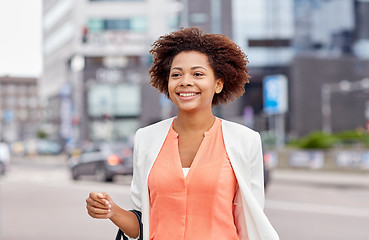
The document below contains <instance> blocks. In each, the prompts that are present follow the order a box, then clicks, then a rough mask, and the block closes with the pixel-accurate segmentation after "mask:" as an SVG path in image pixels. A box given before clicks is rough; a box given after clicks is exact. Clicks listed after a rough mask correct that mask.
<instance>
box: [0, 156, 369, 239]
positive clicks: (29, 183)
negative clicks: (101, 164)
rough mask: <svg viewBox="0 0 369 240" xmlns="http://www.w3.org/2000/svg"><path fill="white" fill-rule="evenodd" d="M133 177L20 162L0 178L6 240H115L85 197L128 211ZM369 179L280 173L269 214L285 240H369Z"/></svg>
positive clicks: (269, 196)
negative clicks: (101, 176)
mask: <svg viewBox="0 0 369 240" xmlns="http://www.w3.org/2000/svg"><path fill="white" fill-rule="evenodd" d="M129 183H130V177H125V176H121V177H118V178H117V179H116V181H115V182H114V183H98V182H95V181H94V180H93V179H92V178H84V179H82V180H81V181H77V182H74V181H72V180H71V179H70V175H69V172H68V171H67V169H66V167H65V165H64V164H63V162H58V163H53V162H52V161H50V162H48V163H45V162H40V161H38V162H37V161H36V162H34V161H30V162H17V163H14V164H12V165H11V169H10V171H9V172H8V173H7V174H6V175H5V176H4V177H2V179H1V180H0V194H1V195H0V211H1V222H0V223H1V225H0V240H20V239H24V238H26V239H28V240H36V239H37V240H40V239H53V240H59V239H60V240H65V239H73V240H74V239H89V240H94V239H96V240H102V239H114V236H115V233H116V228H115V227H114V225H113V224H111V223H110V222H109V220H96V219H92V218H90V217H89V216H88V215H87V213H86V209H85V198H86V197H87V195H88V193H89V192H90V191H106V192H108V193H109V194H110V195H111V196H112V197H113V199H115V201H116V202H117V203H118V204H119V205H121V206H123V207H125V208H129V207H130V200H129ZM368 200H369V177H368V176H364V175H352V174H329V173H311V172H307V171H297V172H296V171H289V170H286V171H285V170H276V171H274V172H273V175H272V182H271V184H270V186H269V188H268V189H267V193H266V208H265V212H266V214H267V216H268V217H269V219H270V221H271V222H272V223H273V225H274V226H275V228H276V230H277V231H278V233H279V235H280V237H281V239H282V240H305V239H306V240H307V239H309V240H311V239H314V240H320V239H321V240H323V239H324V240H327V239H328V240H329V239H335V240H341V239H342V240H368V239H369V227H368V226H369V204H368V202H369V201H368Z"/></svg>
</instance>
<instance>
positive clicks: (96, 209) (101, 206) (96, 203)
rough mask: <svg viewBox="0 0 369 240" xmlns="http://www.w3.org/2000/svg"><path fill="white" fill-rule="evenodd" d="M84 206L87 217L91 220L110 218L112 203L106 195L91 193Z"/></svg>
mask: <svg viewBox="0 0 369 240" xmlns="http://www.w3.org/2000/svg"><path fill="white" fill-rule="evenodd" d="M86 204H87V205H86V208H87V212H88V215H90V216H91V217H93V218H99V219H107V218H110V217H111V216H112V205H113V204H114V202H113V201H112V199H111V198H110V196H109V195H108V194H107V193H100V192H91V193H90V194H89V196H88V198H87V199H86Z"/></svg>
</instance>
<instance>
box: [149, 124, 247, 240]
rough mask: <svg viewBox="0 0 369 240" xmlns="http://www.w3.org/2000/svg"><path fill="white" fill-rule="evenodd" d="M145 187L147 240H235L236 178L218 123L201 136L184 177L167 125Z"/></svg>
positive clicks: (173, 136) (172, 133)
mask: <svg viewBox="0 0 369 240" xmlns="http://www.w3.org/2000/svg"><path fill="white" fill-rule="evenodd" d="M148 186H149V192H150V207H151V212H150V240H168V239H171V240H197V239H199V240H200V239H207V240H209V239H210V240H211V239H214V240H219V239H224V240H239V239H240V238H239V236H238V234H237V229H236V226H235V224H234V218H233V199H234V195H235V189H236V186H237V179H236V177H235V175H234V173H233V169H232V166H231V164H230V161H229V158H228V155H227V152H226V149H225V146H224V141H223V134H222V125H221V120H220V119H218V118H217V119H216V121H215V123H214V125H213V126H212V127H211V128H210V129H209V131H208V132H205V134H204V138H203V141H202V143H201V145H200V147H199V149H198V152H197V153H196V156H195V158H194V161H193V162H192V165H191V168H190V170H189V172H188V175H187V177H185V176H184V174H183V171H182V165H181V160H180V156H179V150H178V134H177V133H176V132H175V131H174V130H173V126H172V127H171V128H170V130H169V133H168V135H167V138H166V140H165V142H164V144H163V146H162V149H161V150H160V153H159V155H158V157H157V159H156V161H155V163H154V165H153V167H152V169H151V171H150V174H149V179H148Z"/></svg>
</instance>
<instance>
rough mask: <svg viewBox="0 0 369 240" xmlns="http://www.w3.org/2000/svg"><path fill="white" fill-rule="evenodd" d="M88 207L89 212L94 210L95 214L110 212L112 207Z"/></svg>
mask: <svg viewBox="0 0 369 240" xmlns="http://www.w3.org/2000/svg"><path fill="white" fill-rule="evenodd" d="M86 208H87V211H88V212H92V213H94V214H108V213H109V212H110V211H111V210H110V209H101V208H96V207H93V206H89V205H87V206H86Z"/></svg>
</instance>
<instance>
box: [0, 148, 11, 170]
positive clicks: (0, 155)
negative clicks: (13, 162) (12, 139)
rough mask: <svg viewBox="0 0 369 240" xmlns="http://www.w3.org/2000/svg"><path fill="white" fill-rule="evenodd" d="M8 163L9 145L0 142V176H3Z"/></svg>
mask: <svg viewBox="0 0 369 240" xmlns="http://www.w3.org/2000/svg"><path fill="white" fill-rule="evenodd" d="M9 162H10V150H9V145H8V144H6V143H3V142H0V174H4V173H5V171H6V169H7V167H8V165H9Z"/></svg>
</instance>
